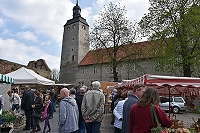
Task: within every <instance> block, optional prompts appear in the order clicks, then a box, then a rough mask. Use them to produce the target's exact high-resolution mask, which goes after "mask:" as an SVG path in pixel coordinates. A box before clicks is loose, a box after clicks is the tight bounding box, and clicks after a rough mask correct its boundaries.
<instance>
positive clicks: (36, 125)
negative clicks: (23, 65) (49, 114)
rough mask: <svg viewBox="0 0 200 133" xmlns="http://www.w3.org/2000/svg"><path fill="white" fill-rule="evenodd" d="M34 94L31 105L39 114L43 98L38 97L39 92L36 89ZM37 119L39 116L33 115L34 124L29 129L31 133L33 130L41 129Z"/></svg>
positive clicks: (33, 132)
mask: <svg viewBox="0 0 200 133" xmlns="http://www.w3.org/2000/svg"><path fill="white" fill-rule="evenodd" d="M34 96H35V98H34V100H33V103H32V105H31V107H32V108H33V110H34V111H35V113H36V114H40V115H41V112H42V107H43V100H42V98H41V97H40V92H39V91H38V90H36V91H35V92H34ZM39 120H40V117H36V116H33V121H34V124H33V130H32V131H31V133H35V132H37V131H40V130H41V128H40V125H39Z"/></svg>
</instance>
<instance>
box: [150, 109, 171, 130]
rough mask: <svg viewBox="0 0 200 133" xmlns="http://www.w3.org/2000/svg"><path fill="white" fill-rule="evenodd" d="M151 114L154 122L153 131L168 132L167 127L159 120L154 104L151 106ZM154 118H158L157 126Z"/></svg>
mask: <svg viewBox="0 0 200 133" xmlns="http://www.w3.org/2000/svg"><path fill="white" fill-rule="evenodd" d="M150 114H151V121H152V124H153V128H152V129H151V133H167V131H166V130H165V128H164V127H162V126H161V124H160V123H159V121H158V117H157V114H156V111H155V107H154V105H151V107H150ZM154 118H155V120H156V124H157V127H156V126H155V125H154Z"/></svg>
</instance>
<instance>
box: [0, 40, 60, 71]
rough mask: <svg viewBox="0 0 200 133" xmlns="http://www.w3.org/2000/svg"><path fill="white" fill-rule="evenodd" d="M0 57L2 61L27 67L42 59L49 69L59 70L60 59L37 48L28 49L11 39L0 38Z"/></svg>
mask: <svg viewBox="0 0 200 133" xmlns="http://www.w3.org/2000/svg"><path fill="white" fill-rule="evenodd" d="M0 57H1V58H2V59H5V60H8V61H12V62H16V63H19V64H23V65H27V64H28V62H29V61H32V60H37V59H44V60H45V61H46V63H47V65H48V66H49V67H50V69H53V68H56V69H59V65H60V58H59V57H56V56H52V55H49V54H46V53H45V52H44V51H42V50H40V49H39V48H38V47H35V46H31V47H28V46H26V45H24V44H21V43H19V42H18V41H16V40H13V39H6V40H4V39H2V38H0Z"/></svg>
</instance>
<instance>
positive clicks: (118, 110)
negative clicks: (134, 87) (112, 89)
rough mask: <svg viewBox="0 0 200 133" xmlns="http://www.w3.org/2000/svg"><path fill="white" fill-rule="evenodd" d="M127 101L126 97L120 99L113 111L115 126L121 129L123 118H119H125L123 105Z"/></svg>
mask: <svg viewBox="0 0 200 133" xmlns="http://www.w3.org/2000/svg"><path fill="white" fill-rule="evenodd" d="M125 101H126V99H125V100H121V101H119V102H118V103H117V105H116V106H115V109H114V111H113V114H114V115H115V122H114V127H117V128H119V129H122V120H119V119H120V118H123V105H124V102H125Z"/></svg>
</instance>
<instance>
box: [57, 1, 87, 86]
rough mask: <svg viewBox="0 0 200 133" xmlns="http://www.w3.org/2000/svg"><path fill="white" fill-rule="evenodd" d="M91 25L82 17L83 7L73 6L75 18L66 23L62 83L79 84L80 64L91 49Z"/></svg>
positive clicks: (61, 70)
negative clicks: (89, 38) (89, 39)
mask: <svg viewBox="0 0 200 133" xmlns="http://www.w3.org/2000/svg"><path fill="white" fill-rule="evenodd" d="M88 37H89V25H88V24H87V22H86V19H84V18H82V17H81V8H80V7H79V6H78V0H77V3H76V6H74V8H73V18H72V19H70V20H68V21H67V23H66V24H65V25H64V33H63V42H62V53H61V63H60V77H59V80H60V83H67V84H77V74H79V72H78V64H79V63H80V62H81V60H82V59H83V58H84V57H85V55H86V54H87V53H88V51H89V41H88Z"/></svg>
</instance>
